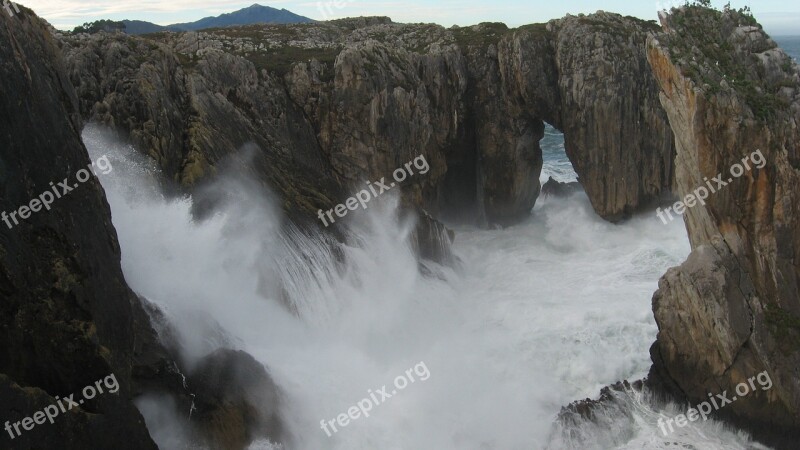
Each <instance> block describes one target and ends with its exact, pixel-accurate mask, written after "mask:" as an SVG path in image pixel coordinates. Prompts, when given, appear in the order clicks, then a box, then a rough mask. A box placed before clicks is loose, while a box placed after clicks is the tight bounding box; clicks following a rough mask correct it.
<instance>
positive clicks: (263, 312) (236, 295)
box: [84, 125, 746, 450]
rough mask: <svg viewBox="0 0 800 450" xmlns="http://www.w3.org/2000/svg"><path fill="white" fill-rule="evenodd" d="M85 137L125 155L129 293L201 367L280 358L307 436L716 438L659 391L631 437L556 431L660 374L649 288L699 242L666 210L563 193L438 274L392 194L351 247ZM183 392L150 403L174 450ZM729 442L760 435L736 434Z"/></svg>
mask: <svg viewBox="0 0 800 450" xmlns="http://www.w3.org/2000/svg"><path fill="white" fill-rule="evenodd" d="M84 141H85V143H86V145H87V148H89V150H90V153H92V155H93V156H95V155H98V156H99V155H102V154H107V155H108V156H109V159H110V160H111V161H112V164H113V165H114V172H113V173H112V175H110V176H106V177H105V178H104V179H103V185H104V188H105V189H106V193H107V196H108V199H109V203H110V205H111V209H112V215H113V222H114V225H115V227H116V229H117V232H118V236H119V240H120V245H121V248H122V266H123V270H124V273H125V277H126V279H127V281H128V283H129V284H130V286H131V287H132V288H133V289H134V290H135V291H136V292H138V293H139V294H141V295H143V296H145V297H147V298H148V299H150V300H151V301H152V302H154V303H156V304H157V305H158V306H159V307H160V308H161V309H163V310H164V311H165V314H166V315H167V317H169V318H170V320H171V321H172V323H173V324H174V325H175V327H176V328H177V329H178V331H179V334H180V337H181V342H182V344H183V346H184V354H183V355H182V357H183V358H184V360H185V362H186V363H187V365H189V366H191V363H192V361H196V360H197V359H199V358H201V357H202V356H204V355H206V354H208V353H209V352H211V351H213V350H215V349H217V348H220V347H231V348H235V349H241V350H244V351H247V352H248V353H250V354H252V355H253V356H254V357H255V358H256V359H257V360H258V361H260V362H262V363H263V364H264V365H265V366H266V367H267V368H268V369H269V371H270V373H271V375H272V377H273V378H274V380H275V382H276V383H277V384H278V386H279V387H280V388H281V390H282V391H283V394H284V397H285V402H284V404H283V410H282V418H283V421H284V423H285V427H286V429H287V430H288V432H289V433H290V434H291V436H292V439H291V441H290V443H288V444H287V445H288V446H289V447H290V448H297V449H310V448H313V449H336V450H338V449H348V450H352V449H365V450H367V449H376V448H379V449H411V448H436V449H444V450H447V449H492V448H501V449H528V448H545V447H547V446H548V445H549V446H550V448H592V447H591V445H593V444H591V442H597V443H602V445H609V446H610V447H604V448H614V447H616V448H633V447H626V445H631V443H638V445H639V447H638V448H642V447H641V442H645V441H646V442H650V443H654V446H651V447H647V448H667V447H668V446H669V444H670V443H672V442H681V443H682V444H683V443H687V445H695V446H697V447H699V448H700V447H702V448H706V447H704V444H703V443H704V442H709V440H703V438H699V437H692V438H687V439H684V440H680V439H678V440H676V438H675V436H670V437H669V438H661V437H660V436H658V435H657V433H658V431H657V428H656V427H655V421H654V420H653V421H652V422H651V421H650V419H649V418H650V417H654V416H655V415H657V412H656V411H654V410H652V409H651V408H650V407H649V406H647V405H644V403H642V404H641V405H636V404H634V403H631V404H629V405H626V406H624V408H623V409H624V411H626V413H625V414H622V415H623V416H625V417H633V418H634V419H635V420H633V421H632V422H633V425H630V423H631V421H630V420H628V422H626V423H627V424H628V425H626V426H627V428H626V430H627V431H626V433H627V434H624V435H623V434H620V433H617V432H616V431H615V430H613V429H610V428H602V429H601V428H599V427H595V428H594V429H592V427H591V424H586V425H585V426H583V425H581V426H579V428H580V429H578V430H573V431H576V432H578V433H579V434H580V433H583V434H584V435H586V436H588V438H586V439H576V440H571V441H570V440H568V439H567V440H564V439H562V436H563V435H564V434H563V433H561V432H560V430H558V425H557V424H554V421H555V418H556V415H557V414H558V412H559V410H560V408H561V407H562V406H564V405H567V404H568V403H570V402H572V401H573V400H576V399H580V398H586V397H596V396H597V394H598V392H599V390H600V389H601V388H602V387H603V386H605V385H608V384H611V383H613V382H616V381H618V380H620V379H625V378H627V379H636V378H640V377H642V376H644V375H645V374H646V372H647V369H648V368H649V365H650V361H649V355H648V348H649V346H650V344H651V343H652V341H653V340H654V339H655V334H656V326H655V323H654V320H653V317H652V312H651V310H650V297H651V296H652V293H653V291H654V290H655V289H656V287H657V280H658V278H659V277H660V276H661V275H662V274H663V273H664V272H665V271H666V269H667V268H668V267H670V266H673V265H676V264H679V263H680V262H681V261H682V260H683V259H684V258H685V256H686V255H687V254H688V250H689V249H688V242H687V239H686V236H685V230H684V229H683V224H681V223H679V222H678V221H676V222H674V223H671V224H669V225H663V224H661V222H660V221H658V219H657V218H655V216H654V215H648V216H647V217H640V218H634V219H633V220H631V221H629V222H627V223H625V224H623V225H611V224H608V223H606V222H604V221H602V220H601V219H599V218H597V217H596V215H595V214H594V213H593V211H592V209H591V206H590V205H589V202H588V200H587V199H586V197H585V195H582V194H577V195H574V196H573V197H570V198H568V199H553V200H550V199H548V200H544V201H540V202H539V203H538V204H537V206H536V208H535V209H534V213H533V216H532V217H531V218H530V219H529V220H528V221H526V222H525V223H522V224H520V225H518V226H515V227H510V228H508V229H504V230H475V229H466V228H465V229H462V230H458V234H457V238H456V244H455V252H456V254H457V256H458V257H459V258H460V259H461V261H462V262H463V267H460V268H459V269H457V270H454V269H451V268H447V267H442V268H439V270H438V271H437V272H438V273H439V274H440V276H437V277H427V276H424V275H422V274H421V273H420V270H419V266H418V263H417V260H416V258H415V256H414V252H413V251H412V248H411V246H410V244H409V239H408V238H409V235H410V233H411V231H412V230H413V228H414V227H413V223H412V222H410V221H406V220H400V219H399V217H398V214H397V208H396V205H397V199H396V198H393V197H391V196H385V197H382V198H381V199H380V202H376V203H375V204H374V205H373V204H372V203H371V204H370V207H369V209H367V210H360V211H358V213H357V214H356V213H353V214H350V215H348V217H347V219H346V231H345V236H346V238H345V242H343V243H341V244H339V243H334V242H331V241H329V240H328V239H329V238H325V237H324V236H320V235H316V234H314V233H311V232H309V231H307V230H303V229H300V228H297V227H294V226H292V225H291V224H287V223H285V221H284V220H283V219H282V218H281V214H280V211H279V210H278V209H277V208H275V207H274V206H273V205H271V203H270V195H269V193H268V192H264V191H263V190H261V188H259V187H258V185H257V184H256V183H248V182H247V181H242V180H241V179H239V178H240V177H237V176H235V174H234V176H233V177H230V178H226V177H224V176H221V177H220V181H219V182H218V183H215V184H214V186H212V187H211V189H214V190H217V191H220V192H221V193H222V194H223V195H220V198H224V199H225V201H224V202H222V203H220V204H219V205H217V208H216V209H215V210H214V212H213V213H212V214H210V215H209V216H208V217H205V218H204V219H203V220H196V219H195V218H194V216H193V214H192V211H193V199H192V198H190V197H185V198H168V197H165V196H163V195H162V194H161V193H160V189H159V183H158V176H159V173H158V171H157V170H156V169H155V168H154V167H153V166H152V164H149V163H147V160H146V159H144V158H142V157H138V156H136V154H135V152H134V151H133V149H131V148H130V147H127V146H124V145H121V144H119V143H117V142H116V141H115V140H113V139H112V138H110V137H109V135H107V134H106V133H105V132H104V131H103V130H102V129H100V128H98V127H96V126H92V125H90V126H87V128H86V129H85V130H84ZM562 163H563V161H562ZM561 165H562V166H563V164H561ZM562 169H563V167H562ZM562 172H563V170H562ZM223 175H224V174H223ZM562 175H564V174H562ZM565 176H566V177H568V174H565ZM420 361H424V362H425V364H426V366H427V367H428V368H429V370H430V379H428V380H426V381H424V382H417V383H415V384H413V385H410V386H409V387H408V388H407V389H405V390H403V392H402V393H400V394H398V395H396V396H394V397H392V398H391V399H388V400H387V401H386V402H385V403H384V404H381V405H380V407H379V408H376V409H375V410H374V411H373V413H372V414H371V415H370V417H362V418H360V419H359V420H354V421H352V422H351V423H350V424H349V425H348V426H347V427H343V428H341V427H340V429H339V430H338V432H336V433H335V434H333V435H332V436H331V437H328V436H327V435H326V433H325V432H324V431H322V430H321V428H320V421H321V420H331V419H335V418H336V417H337V416H338V415H340V414H342V413H346V412H347V409H348V408H349V407H350V406H352V405H354V404H355V403H356V402H357V401H359V400H361V399H363V398H365V397H366V396H367V395H368V394H367V392H368V390H369V389H372V390H373V391H374V390H376V389H378V388H380V387H381V386H382V385H391V384H392V381H393V380H394V379H395V377H397V376H398V375H402V374H403V371H404V370H405V369H407V368H409V367H412V366H413V365H414V364H416V363H418V362H420ZM168 403H169V402H168V401H167V400H165V399H160V398H152V397H148V398H146V399H145V400H143V401H140V402H139V406H140V409H142V411H143V414H144V415H145V417H146V419H147V421H148V427H149V428H150V430H151V433H153V434H154V438H155V439H156V440H157V442H158V443H159V445H160V446H161V447H162V448H184V447H183V445H185V442H186V441H187V440H188V439H189V437H187V436H186V435H185V430H182V429H181V428H180V427H178V426H176V427H174V429H173V428H170V427H158V426H157V424H158V423H162V422H163V423H171V421H172V420H174V418H171V417H170V414H169V411H168V409H169V408H168V406H166V407H165V404H168ZM611 417H612V418H614V419H617V417H615V416H611ZM708 426H709V427H713V426H718V425H717V424H714V423H712V422H710V421H709V422H708ZM704 430H706V431H708V432H713V431H709V430H712V428H707V429H704ZM554 436H555V437H554ZM591 436H594V438H592V437H591ZM623 437H624V439H623ZM592 439H594V440H592ZM713 439H717V440H719V439H721V440H722V441H724V442H729V443H743V442H746V440H745V438H744V437H740V436H737V435H734V434H724V433H722V432H718V433H716V434H714V435H713ZM587 442H588V443H589V444H588V445H587ZM659 445H660V446H661V447H659ZM736 445H739V444H736ZM271 447H272V446H271V445H270V444H268V443H264V442H259V443H255V444H253V448H271ZM597 448H600V447H597ZM670 448H672V447H670Z"/></svg>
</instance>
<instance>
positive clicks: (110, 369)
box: [0, 8, 284, 450]
mask: <svg viewBox="0 0 800 450" xmlns="http://www.w3.org/2000/svg"><path fill="white" fill-rule="evenodd" d="M20 10H21V11H20V13H19V14H15V15H14V16H11V17H10V16H8V15H7V14H0V62H2V64H0V79H2V80H3V84H2V86H0V130H2V133H0V149H2V152H0V212H2V222H0V422H4V424H3V425H4V427H5V430H4V431H2V433H1V434H0V448H13V449H41V448H63V449H75V450H78V449H80V450H84V449H87V448H114V449H137V450H140V449H153V450H155V449H156V448H157V447H156V444H155V443H154V442H153V440H152V439H151V437H150V434H149V433H148V429H147V427H146V426H145V422H144V419H143V417H142V415H141V414H140V413H139V411H138V410H137V408H136V407H135V406H134V404H133V400H134V398H135V397H137V396H139V395H141V394H146V393H154V392H158V393H159V394H161V395H162V396H167V395H169V396H173V397H174V398H176V399H177V401H178V403H179V404H181V406H182V409H181V410H180V411H178V415H179V416H180V417H181V418H182V419H183V420H185V421H186V423H187V424H189V425H190V426H193V427H196V429H197V433H195V435H196V436H198V440H199V443H200V444H206V445H210V447H212V448H226V449H240V448H245V447H246V446H247V444H249V443H250V442H251V441H252V440H254V439H257V438H260V437H269V438H271V439H273V440H275V441H280V440H281V439H283V438H284V436H283V435H282V427H281V424H280V422H279V421H278V420H277V408H278V405H279V401H278V391H277V388H276V387H275V385H274V383H273V382H272V379H271V378H270V377H269V374H268V372H267V370H266V369H265V368H264V367H263V366H262V365H261V364H260V363H258V362H256V361H255V360H254V359H253V358H252V357H251V356H249V355H246V354H244V353H242V352H234V351H231V350H226V349H220V350H218V351H216V352H214V353H212V354H210V355H207V356H206V357H205V358H203V359H201V360H200V361H198V362H197V363H198V367H197V368H195V369H193V370H191V371H188V370H185V369H186V368H185V367H184V366H183V365H182V364H180V363H178V362H177V361H179V358H178V355H179V354H180V353H181V352H180V343H178V342H161V339H160V336H159V334H158V333H157V332H156V331H155V329H154V328H153V325H152V323H153V318H156V319H157V318H158V317H159V313H158V311H157V310H155V309H154V308H153V307H152V306H151V305H149V304H147V303H146V302H143V301H141V300H140V299H139V298H138V296H137V295H136V294H134V293H133V292H132V291H131V290H130V288H129V287H128V286H127V284H126V282H125V279H124V277H123V274H122V270H121V267H120V248H119V244H118V242H117V235H116V231H115V230H114V227H113V226H112V223H111V212H110V209H109V206H108V203H107V202H106V197H105V193H104V191H103V188H102V187H101V185H100V183H99V181H98V180H97V178H96V177H95V176H94V175H91V171H93V170H94V169H93V164H95V163H94V162H90V160H89V156H88V153H87V151H86V148H85V147H84V145H83V143H82V141H81V135H80V132H81V129H82V127H83V123H82V120H81V117H80V113H79V109H78V97H77V96H76V94H75V90H74V89H73V87H72V85H71V83H70V80H69V78H68V76H67V72H66V69H65V65H64V61H63V58H62V56H61V53H60V52H59V49H58V47H57V44H56V42H55V41H54V40H53V39H52V37H51V34H52V33H53V31H54V30H52V28H51V27H49V26H48V25H47V24H46V23H45V22H43V21H41V20H40V19H39V18H37V17H36V16H35V15H34V14H33V13H32V12H31V11H30V10H28V9H24V8H20ZM106 168H108V167H106ZM84 169H87V170H89V171H88V172H86V175H85V176H84V175H83V174H81V171H83V170H84ZM111 169H113V168H111ZM76 179H77V180H78V181H79V183H74V182H75V180H76ZM45 193H47V195H45ZM34 202H36V203H34ZM45 204H46V205H47V206H46V207H45V206H44V205H45ZM23 208H25V209H23ZM222 367H224V369H223V368H222ZM184 373H185V374H186V375H187V376H184ZM187 377H188V381H187ZM98 380H101V381H102V383H101V381H98ZM112 380H113V383H112V382H111V381H112ZM103 386H105V388H106V391H105V392H103V391H102V390H101V388H102V387H103ZM88 389H93V390H94V392H95V394H94V395H96V396H94V397H90V395H93V394H91V391H87V390H88ZM98 390H100V392H99V393H98V392H97V391H98ZM87 392H89V393H87ZM59 399H60V400H59ZM67 399H70V400H71V402H70V400H67ZM192 402H196V410H197V414H195V416H194V417H190V414H191V411H192V409H191V406H192ZM46 408H49V415H48V417H47V418H44V415H43V414H44V413H43V412H42V411H48V410H47V409H46ZM53 414H55V415H54V416H53V417H52V420H50V416H52V415H53ZM34 420H35V422H33V421H34ZM43 420H44V421H43Z"/></svg>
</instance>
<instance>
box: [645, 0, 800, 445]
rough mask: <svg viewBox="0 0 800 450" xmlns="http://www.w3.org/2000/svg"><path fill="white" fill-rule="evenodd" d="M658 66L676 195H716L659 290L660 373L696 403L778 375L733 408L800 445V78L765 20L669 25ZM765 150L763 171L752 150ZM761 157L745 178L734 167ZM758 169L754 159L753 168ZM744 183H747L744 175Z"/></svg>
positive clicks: (695, 12)
mask: <svg viewBox="0 0 800 450" xmlns="http://www.w3.org/2000/svg"><path fill="white" fill-rule="evenodd" d="M662 23H663V25H664V28H665V34H663V35H659V36H658V37H654V38H651V39H650V40H649V43H648V59H649V61H650V64H651V66H652V67H653V71H654V73H655V76H656V79H657V80H658V82H659V85H660V86H661V89H662V93H661V102H662V104H663V105H664V108H665V109H666V111H667V114H668V116H669V120H670V124H671V126H672V128H673V130H674V131H675V136H676V143H677V158H676V176H677V193H678V194H679V195H681V196H684V195H687V194H690V193H692V192H693V191H694V190H695V189H697V188H698V187H700V186H708V185H707V184H706V180H712V178H715V177H717V174H722V176H721V177H720V179H721V181H722V183H724V184H725V185H720V184H718V183H717V182H715V181H712V184H711V186H713V187H714V188H715V190H717V192H715V193H712V194H710V195H709V196H708V199H707V200H705V204H704V205H703V204H697V205H696V206H695V207H693V208H689V209H688V211H687V212H686V214H685V216H684V219H685V221H686V226H687V229H688V231H689V237H690V240H691V244H692V253H691V255H690V256H689V259H688V260H687V261H686V262H685V263H684V264H683V265H681V266H680V267H678V268H675V269H672V270H670V271H669V272H668V273H667V274H666V275H665V276H664V277H663V278H662V279H661V281H660V282H659V290H658V291H657V292H656V294H655V295H654V297H653V311H654V312H655V317H656V321H657V323H658V327H659V333H658V340H657V342H656V343H655V344H654V346H653V348H652V350H651V352H652V354H653V361H654V367H653V372H652V373H651V375H652V376H653V377H654V378H657V379H661V380H666V384H667V385H668V386H670V385H671V386H672V387H673V388H674V390H675V391H676V392H678V393H679V394H680V395H683V396H685V397H686V398H688V399H689V400H690V401H691V402H693V403H696V402H698V401H702V400H704V399H705V398H707V396H708V393H720V392H722V391H723V390H727V391H728V392H729V393H732V392H735V391H734V390H735V387H736V385H737V384H739V383H742V382H745V383H747V380H748V379H749V378H750V377H753V376H756V375H757V374H759V373H761V372H763V371H767V373H768V374H769V376H770V378H771V380H772V382H773V383H774V384H773V386H772V387H771V388H770V389H768V390H762V389H757V390H756V391H755V392H752V393H750V394H749V395H747V396H746V397H742V398H739V399H738V400H737V401H735V402H734V403H732V404H729V405H727V406H726V407H725V408H723V409H722V410H721V411H720V413H721V414H723V415H726V416H729V417H732V418H734V419H738V422H739V424H740V425H741V426H744V427H746V428H747V429H749V430H751V431H754V432H755V433H756V436H757V437H760V438H762V439H765V440H766V441H767V442H769V443H771V444H773V445H776V446H777V447H779V448H794V447H792V446H796V444H797V437H798V436H800V377H798V372H797V368H798V367H800V293H799V292H798V279H800V266H799V265H798V261H800V227H798V226H797V223H798V219H800V152H798V144H800V135H799V134H798V123H800V74H798V68H797V66H796V65H795V64H793V63H792V61H791V59H790V58H789V57H788V56H787V55H786V54H784V52H783V51H782V50H781V49H780V48H778V47H777V45H776V44H775V42H774V41H772V40H771V39H770V38H769V37H768V36H767V35H766V34H765V33H764V32H763V30H761V28H760V26H758V25H757V24H756V23H755V20H754V19H753V18H752V17H751V16H748V15H745V14H742V13H740V12H736V11H727V10H726V11H724V12H719V11H712V10H708V9H703V8H699V7H687V8H682V9H680V10H673V13H672V14H671V15H669V16H663V18H662ZM756 151H760V152H761V154H763V157H764V163H763V164H759V163H758V161H760V160H761V159H760V158H759V157H758V156H757V155H756V156H753V152H756ZM748 156H751V157H750V161H751V162H750V163H749V164H750V170H744V171H743V174H742V175H741V176H740V177H738V178H736V177H735V176H732V175H731V172H730V168H731V167H733V166H734V165H735V164H740V165H742V164H743V162H742V160H743V158H745V157H748ZM753 161H755V163H754V162H753ZM734 175H735V174H734Z"/></svg>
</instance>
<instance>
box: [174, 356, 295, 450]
mask: <svg viewBox="0 0 800 450" xmlns="http://www.w3.org/2000/svg"><path fill="white" fill-rule="evenodd" d="M188 383H189V386H191V389H192V391H193V392H195V394H196V395H195V398H194V407H195V409H194V412H193V414H192V423H193V424H194V426H195V428H196V430H197V431H198V432H199V433H200V434H202V435H205V436H206V437H207V439H208V441H209V442H211V443H213V445H214V448H221V449H225V450H240V449H244V448H246V447H247V445H248V444H250V443H251V442H252V441H253V440H255V439H259V438H261V439H263V438H268V439H270V440H271V441H272V442H281V439H282V438H283V426H282V423H281V420H280V417H279V414H278V407H279V405H280V396H279V391H278V389H277V387H276V386H275V383H274V382H273V381H272V378H271V377H270V375H269V373H267V371H266V369H264V366H262V365H261V363H259V362H258V361H256V360H255V359H254V358H253V357H252V356H250V355H249V354H247V353H245V352H242V351H234V350H226V349H223V350H218V351H216V352H214V353H212V354H210V355H209V356H207V357H206V358H204V359H203V360H202V361H200V363H199V364H198V365H197V367H195V368H194V369H193V370H192V372H191V374H190V375H189V378H188Z"/></svg>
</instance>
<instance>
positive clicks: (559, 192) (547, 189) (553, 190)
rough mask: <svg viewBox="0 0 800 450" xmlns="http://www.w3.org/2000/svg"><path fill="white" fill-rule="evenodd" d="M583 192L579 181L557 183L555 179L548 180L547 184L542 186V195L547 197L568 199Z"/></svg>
mask: <svg viewBox="0 0 800 450" xmlns="http://www.w3.org/2000/svg"><path fill="white" fill-rule="evenodd" d="M580 191H583V187H582V186H581V184H580V183H578V182H577V181H573V182H571V183H562V182H560V181H556V180H555V179H553V177H550V178H549V179H548V180H547V183H545V184H543V185H542V195H543V196H544V197H545V198H547V197H551V196H552V197H567V196H569V195H572V194H574V193H575V192H580Z"/></svg>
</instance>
